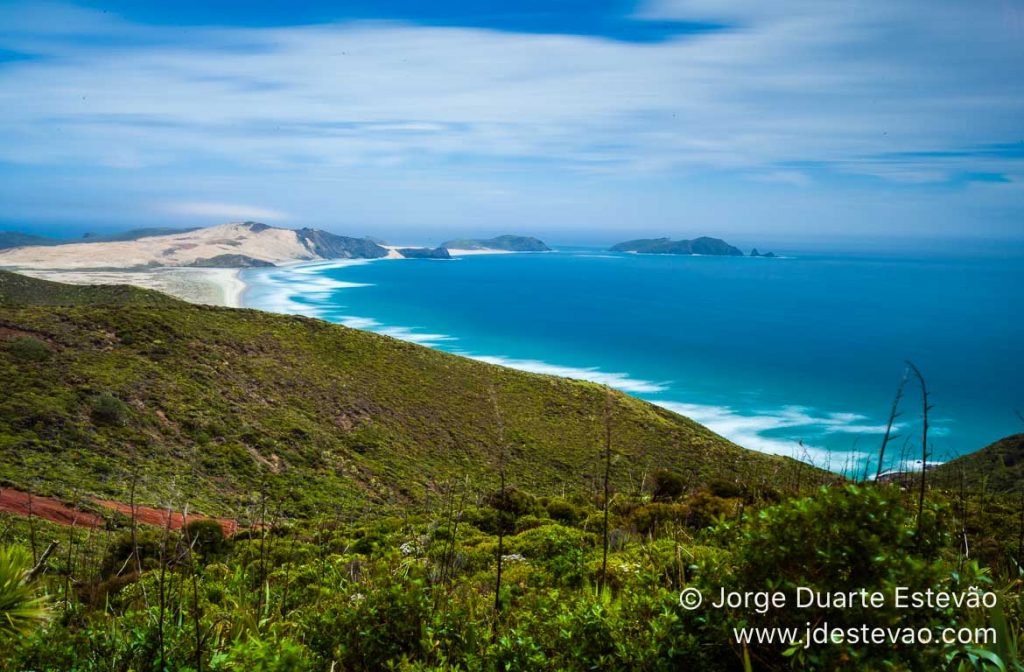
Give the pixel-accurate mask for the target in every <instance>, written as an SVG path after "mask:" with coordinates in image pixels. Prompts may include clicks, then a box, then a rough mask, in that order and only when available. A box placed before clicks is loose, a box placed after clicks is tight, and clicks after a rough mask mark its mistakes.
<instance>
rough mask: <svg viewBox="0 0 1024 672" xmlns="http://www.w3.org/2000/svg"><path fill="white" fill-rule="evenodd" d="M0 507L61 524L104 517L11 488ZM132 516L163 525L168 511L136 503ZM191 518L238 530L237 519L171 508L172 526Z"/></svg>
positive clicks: (3, 491)
mask: <svg viewBox="0 0 1024 672" xmlns="http://www.w3.org/2000/svg"><path fill="white" fill-rule="evenodd" d="M92 501H93V502H95V503H97V504H99V505H100V506H103V507H106V508H108V509H112V510H114V511H118V512H120V513H123V514H124V515H126V516H128V517H131V515H132V507H131V506H130V505H128V504H123V503H121V502H115V501H112V500H109V499H95V498H94V499H93V500H92ZM0 511H6V512H8V513H13V514H15V515H18V516H28V515H33V516H38V517H39V518H43V519H44V520H49V521H51V522H54V523H59V524H61V525H74V526H77V527H102V526H103V523H104V521H103V519H102V518H100V517H99V516H96V515H94V514H91V513H86V512H85V511H79V510H78V509H75V508H73V507H70V506H68V505H67V504H64V503H63V502H61V501H60V500H59V499H54V498H52V497H39V496H30V495H29V494H28V493H27V492H22V491H20V490H14V489H12V488H0ZM135 520H136V521H138V522H139V523H141V524H143V525H156V526H159V527H164V526H166V525H167V522H168V521H167V511H166V510H165V509H154V508H152V507H149V506H136V507H135ZM194 520H216V521H217V522H218V523H220V526H221V528H223V530H224V534H225V535H230V534H234V533H235V532H237V531H238V522H237V521H234V520H231V519H230V518H210V517H209V516H202V515H198V514H197V515H193V514H189V516H188V518H187V521H186V519H185V518H184V517H183V516H182V515H181V513H180V512H171V516H170V525H171V529H172V530H179V529H181V528H182V527H183V526H184V524H185V522H189V523H191V522H192V521H194Z"/></svg>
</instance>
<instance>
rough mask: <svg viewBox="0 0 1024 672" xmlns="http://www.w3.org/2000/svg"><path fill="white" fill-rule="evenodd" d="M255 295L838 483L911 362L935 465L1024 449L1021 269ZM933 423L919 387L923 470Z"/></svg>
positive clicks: (534, 268)
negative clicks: (622, 398)
mask: <svg viewBox="0 0 1024 672" xmlns="http://www.w3.org/2000/svg"><path fill="white" fill-rule="evenodd" d="M243 279H244V280H245V281H246V282H247V283H248V284H249V289H248V290H247V292H246V294H245V298H244V302H245V304H246V305H247V306H250V307H255V308H262V309H266V310H272V311H277V312H284V313H300V314H304V315H310V316H315V317H320V318H323V319H326V320H330V321H333V322H338V323H341V324H346V325H349V326H352V327H356V328H360V329H367V330H370V331H376V332H379V333H383V334H388V335H391V336H394V337H396V338H401V339H406V340H411V341H415V342H418V343H421V344H423V345H427V346H430V347H433V348H437V349H440V350H445V351H448V352H454V353H459V354H462V355H467V356H470V357H474V358H477V359H481V360H484V361H488V362H493V363H497V364H504V365H506V366H511V367H515V368H519V369H525V370H529V371H538V372H544V373H553V374H556V375H564V376H571V377H576V378H586V379H589V380H595V381H599V382H602V383H607V384H609V385H612V386H614V387H616V388H619V389H621V390H624V391H626V392H628V393H630V394H634V395H636V396H638V397H641V398H643V399H647V400H650V401H652V402H655V403H657V404H660V405H662V406H665V407H667V408H670V409H672V410H675V411H678V412H679V413H682V414H684V415H687V416H689V417H691V418H693V419H695V420H697V421H698V422H701V423H703V424H705V425H707V426H708V427H710V428H712V429H713V430H715V431H716V432H718V433H720V434H722V435H724V436H726V437H728V438H729V439H732V440H733V441H735V442H736V443H738V444H740V445H742V446H745V447H747V448H753V449H755V450H761V451H765V452H771V453H778V454H786V455H793V456H795V457H798V458H803V459H807V460H810V461H813V462H815V463H816V464H819V465H821V466H828V467H831V468H832V469H835V470H842V469H852V468H855V469H861V468H863V467H864V464H865V461H866V460H868V459H870V457H874V456H875V455H877V450H878V444H879V442H880V440H881V436H882V431H883V430H884V424H885V420H886V416H887V414H888V410H889V405H890V403H891V400H892V397H893V393H894V392H895V388H896V386H897V384H898V382H899V379H900V377H901V375H902V373H903V370H904V361H905V360H911V361H913V362H914V363H915V364H916V365H917V366H918V367H919V368H920V369H921V371H922V372H923V373H924V376H925V378H926V380H927V383H928V387H929V390H930V392H931V402H932V403H933V404H934V409H933V410H932V416H931V420H932V425H933V429H932V432H931V434H930V444H931V450H932V457H931V458H930V459H934V460H936V461H942V460H945V459H949V457H951V456H954V455H957V454H961V453H965V452H970V451H973V450H976V449H978V448H981V447H983V446H984V445H986V444H988V443H990V442H991V441H993V440H995V439H998V438H1000V437H1002V436H1005V435H1007V434H1011V433H1015V432H1019V431H1024V420H1021V418H1020V417H1018V416H1017V415H1016V413H1015V409H1020V410H1021V412H1024V390H1022V386H1021V381H1022V379H1024V375H1022V374H1024V347H1022V344H1024V264H1022V263H1021V259H1019V258H999V257H994V256H985V257H978V258H966V257H955V256H945V257H943V256H934V257H927V258H911V257H895V256H886V257H876V258H872V257H868V256H862V257H850V256H846V257H838V256H824V255H800V254H795V255H789V256H787V257H785V258H778V259H757V258H747V257H743V258H731V257H682V256H660V255H635V254H615V253H609V252H604V251H601V250H598V249H584V248H572V249H562V250H559V251H557V252H552V253H540V254H505V255H487V256H482V255H481V256H471V257H463V258H459V259H455V260H451V261H436V260H380V261H372V262H328V263H315V264H304V265H299V266H292V267H284V268H274V269H256V270H251V271H245V272H244V274H243ZM920 415H921V403H920V398H919V392H918V388H917V387H915V386H909V387H908V389H907V394H906V397H905V400H904V404H903V407H902V414H901V416H900V418H899V437H898V438H897V439H896V441H895V442H894V443H893V444H891V446H892V447H891V449H890V451H889V452H890V455H892V457H893V459H894V460H899V459H900V456H901V454H905V455H906V456H907V459H908V460H909V459H914V458H917V457H918V456H919V454H920V437H919V432H920ZM869 456H870V457H869ZM871 471H872V472H873V471H874V465H872V466H871Z"/></svg>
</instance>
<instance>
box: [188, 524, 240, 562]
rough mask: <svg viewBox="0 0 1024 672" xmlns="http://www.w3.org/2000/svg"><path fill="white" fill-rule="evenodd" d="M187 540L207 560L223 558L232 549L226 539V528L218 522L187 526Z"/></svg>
mask: <svg viewBox="0 0 1024 672" xmlns="http://www.w3.org/2000/svg"><path fill="white" fill-rule="evenodd" d="M185 539H186V540H188V542H189V543H191V544H193V546H192V548H193V550H195V551H196V552H197V553H199V555H201V556H202V557H203V558H204V559H206V560H215V559H218V558H222V557H224V556H225V555H227V553H228V551H229V550H230V548H231V547H230V545H229V543H228V541H227V540H226V539H225V538H224V528H222V527H221V526H220V523H218V522H217V521H216V520H209V519H203V520H193V521H191V522H190V523H189V524H188V525H186V526H185Z"/></svg>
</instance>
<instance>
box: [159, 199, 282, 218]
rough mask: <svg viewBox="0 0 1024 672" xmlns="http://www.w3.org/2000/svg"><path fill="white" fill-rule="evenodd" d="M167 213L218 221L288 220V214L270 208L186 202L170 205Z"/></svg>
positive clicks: (167, 207)
mask: <svg viewBox="0 0 1024 672" xmlns="http://www.w3.org/2000/svg"><path fill="white" fill-rule="evenodd" d="M166 211H167V212H169V213H172V214H175V215H185V216H187V217H209V218H211V219H217V220H228V221H233V222H235V221H240V220H268V221H280V220H284V219H287V218H288V213H285V212H281V211H280V210H271V209H270V208H259V207H254V206H251V205H240V204H237V203H207V202H185V203H170V204H168V205H167V206H166Z"/></svg>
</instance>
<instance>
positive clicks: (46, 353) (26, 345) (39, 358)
mask: <svg viewBox="0 0 1024 672" xmlns="http://www.w3.org/2000/svg"><path fill="white" fill-rule="evenodd" d="M7 351H8V352H9V353H11V355H12V356H13V357H14V358H15V359H17V360H18V361H21V362H45V361H46V360H47V359H49V358H50V355H51V354H52V353H51V352H50V346H48V345H47V344H46V343H44V342H43V341H41V340H39V339H38V338H32V337H31V336H21V337H19V338H15V339H14V340H12V341H11V342H9V343H8V344H7Z"/></svg>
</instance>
